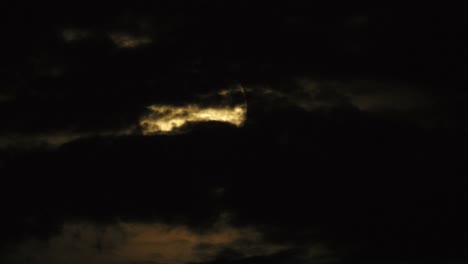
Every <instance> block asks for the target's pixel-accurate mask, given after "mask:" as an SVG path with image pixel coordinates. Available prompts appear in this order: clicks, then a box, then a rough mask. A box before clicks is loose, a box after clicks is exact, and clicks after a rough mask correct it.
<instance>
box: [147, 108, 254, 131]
mask: <svg viewBox="0 0 468 264" xmlns="http://www.w3.org/2000/svg"><path fill="white" fill-rule="evenodd" d="M148 109H149V110H150V111H151V112H150V113H149V114H148V115H147V116H145V117H143V118H142V119H141V120H140V126H141V128H142V130H143V134H145V135H148V134H154V133H167V132H171V131H174V130H176V129H178V128H181V127H182V126H184V125H185V124H187V123H189V122H206V121H219V122H226V123H230V124H233V125H236V126H242V125H243V124H244V122H245V119H246V115H247V107H246V106H245V105H237V106H233V107H229V106H226V107H203V106H198V105H186V106H168V105H151V106H149V107H148Z"/></svg>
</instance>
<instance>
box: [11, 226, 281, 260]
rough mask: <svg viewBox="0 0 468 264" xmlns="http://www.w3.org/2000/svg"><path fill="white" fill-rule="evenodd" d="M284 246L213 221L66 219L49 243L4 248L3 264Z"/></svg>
mask: <svg viewBox="0 0 468 264" xmlns="http://www.w3.org/2000/svg"><path fill="white" fill-rule="evenodd" d="M286 248H288V246H286V245H278V244H273V243H268V242H265V241H263V239H262V236H261V234H260V233H259V232H258V231H256V230H255V229H253V228H248V227H246V228H238V227H232V226H229V225H226V224H216V225H215V226H214V228H213V229H212V230H208V231H206V232H203V233H198V232H195V231H193V230H191V229H189V228H187V227H185V226H171V225H166V224H157V223H154V224H150V223H118V224H113V225H108V226H96V225H93V224H89V223H88V224H87V223H67V224H65V225H64V226H63V229H62V232H61V234H60V235H57V236H55V237H53V238H51V239H50V240H49V241H41V240H29V241H26V242H23V243H22V244H21V245H19V247H18V248H17V249H15V250H13V251H11V252H10V254H11V255H10V256H9V257H8V258H7V260H8V262H7V263H32V264H36V263H37V264H39V263H47V264H55V263H57V264H58V263H71V264H73V263H76V264H79V263H89V264H98V263H109V264H113V263H116V264H117V263H166V264H184V263H200V262H209V261H211V260H213V259H215V258H216V256H218V254H219V253H221V252H222V251H223V250H226V249H231V250H234V251H236V252H239V253H241V254H242V255H244V256H245V257H250V256H255V255H270V254H274V253H276V252H278V251H281V250H284V249H286Z"/></svg>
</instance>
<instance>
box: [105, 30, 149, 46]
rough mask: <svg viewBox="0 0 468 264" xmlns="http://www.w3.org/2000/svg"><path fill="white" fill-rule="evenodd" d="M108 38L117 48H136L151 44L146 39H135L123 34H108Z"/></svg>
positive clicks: (135, 37)
mask: <svg viewBox="0 0 468 264" xmlns="http://www.w3.org/2000/svg"><path fill="white" fill-rule="evenodd" d="M110 38H111V40H112V42H114V44H115V45H117V46H118V47H119V48H136V47H139V46H141V45H146V44H150V43H151V42H152V40H151V39H150V38H148V37H137V36H132V35H128V34H124V33H114V34H110Z"/></svg>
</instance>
